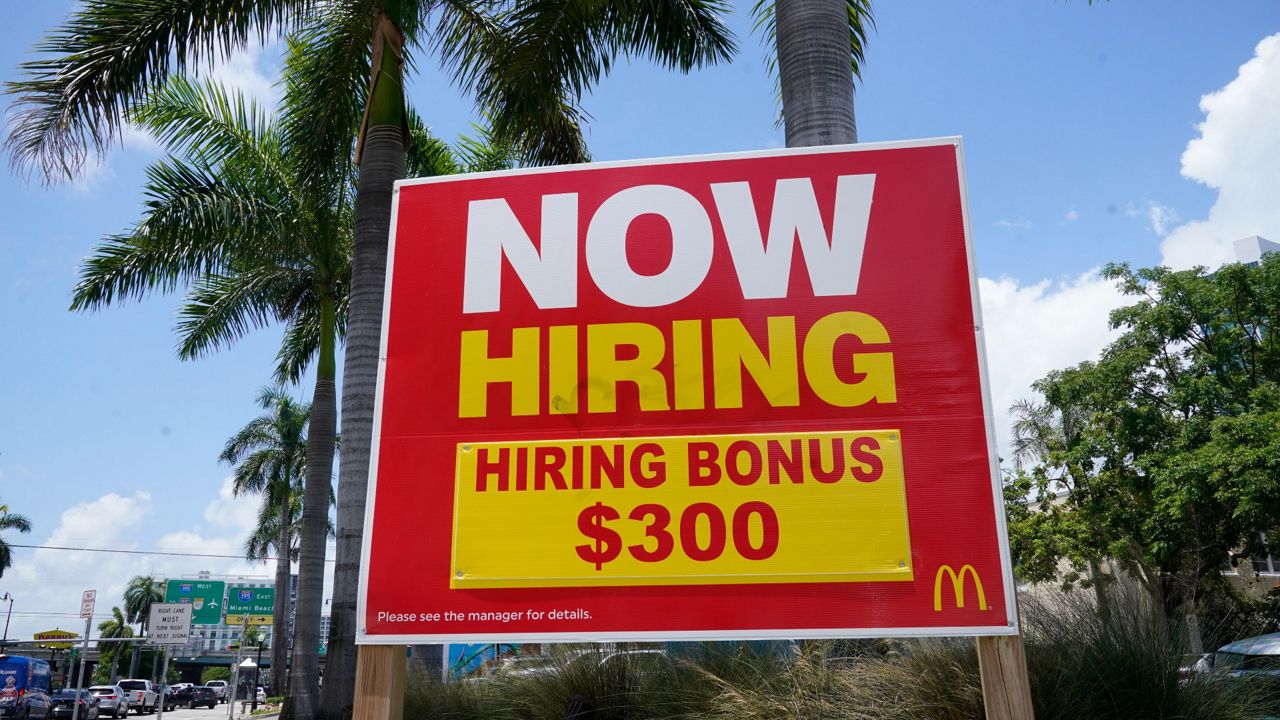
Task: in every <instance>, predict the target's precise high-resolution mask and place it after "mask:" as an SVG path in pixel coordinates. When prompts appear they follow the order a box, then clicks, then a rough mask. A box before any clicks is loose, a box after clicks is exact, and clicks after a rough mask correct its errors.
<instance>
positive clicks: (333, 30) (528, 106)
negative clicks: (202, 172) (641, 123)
mask: <svg viewBox="0 0 1280 720" xmlns="http://www.w3.org/2000/svg"><path fill="white" fill-rule="evenodd" d="M724 11H725V7H724V5H723V4H722V2H721V0H684V2H680V3H668V2H637V3H607V2H606V3H598V2H597V3H588V2H566V0H521V1H518V2H510V3H505V2H504V3H490V2H477V1H475V0H471V1H467V0H445V1H442V2H429V1H428V0H343V1H335V2H329V3H322V4H315V3H311V2H308V1H307V0H237V1H236V2H196V1H193V0H89V1H88V2H86V3H85V4H83V5H82V6H80V7H79V8H78V9H77V10H75V11H74V13H73V15H72V16H71V18H70V19H69V20H68V21H67V22H66V23H65V24H64V25H63V27H62V28H60V29H59V30H58V31H56V32H55V33H53V34H51V35H50V36H49V38H48V39H47V40H46V41H45V42H44V43H43V44H42V45H41V46H40V47H39V49H40V50H41V51H42V52H44V53H47V56H46V57H42V58H40V59H37V60H32V61H29V62H27V63H24V64H23V66H22V71H23V72H24V75H25V77H24V78H23V79H21V80H19V81H17V82H12V83H10V84H9V86H8V87H9V90H10V92H13V93H16V94H17V95H18V97H17V99H16V100H15V101H14V103H13V105H12V109H13V111H14V112H15V122H13V123H12V124H11V128H12V130H11V132H10V134H9V137H8V140H7V142H6V146H7V148H8V150H9V153H10V157H11V160H12V162H13V164H14V165H15V166H16V167H17V168H18V169H19V170H29V169H32V168H39V169H40V170H41V171H42V173H43V175H44V176H45V178H46V179H55V178H60V177H70V176H72V175H74V174H75V173H76V172H77V171H78V170H79V169H80V168H81V167H82V166H83V163H84V160H85V158H86V157H87V155H88V154H89V153H90V152H101V151H103V150H104V149H106V148H107V147H108V146H109V145H110V144H111V143H112V142H113V141H114V140H115V139H117V138H118V137H119V136H120V131H121V128H122V126H123V124H124V123H125V121H126V119H127V117H128V115H129V113H130V112H131V111H132V110H133V108H134V107H135V106H136V105H137V104H138V103H139V102H140V101H142V100H143V99H144V98H145V97H146V96H147V95H148V94H149V93H151V92H153V91H155V90H156V89H157V88H159V87H162V86H163V85H164V83H165V81H166V80H167V78H168V77H169V75H170V74H171V72H172V71H173V70H174V69H175V68H178V69H181V68H182V67H184V66H186V65H188V64H190V63H192V62H195V61H198V60H203V59H207V58H210V57H218V56H225V55H226V54H227V53H229V52H231V51H234V50H236V49H238V48H242V47H244V45H245V44H246V43H247V42H248V41H249V40H250V39H251V38H253V37H262V36H266V35H268V34H270V33H272V32H280V31H283V32H294V33H295V35H294V37H295V40H296V41H297V42H301V43H303V44H305V45H307V46H308V47H309V48H310V50H309V51H308V52H307V53H305V55H303V56H301V62H299V63H296V64H294V65H293V67H291V68H290V69H289V70H288V74H289V75H291V76H294V77H296V78H297V79H298V81H297V82H293V83H292V84H291V87H292V88H293V90H292V93H293V94H294V95H295V97H294V99H295V101H298V100H303V99H305V101H301V102H295V104H297V105H299V106H305V107H309V108H318V109H319V110H318V111H317V112H315V113H313V114H312V115H310V116H304V115H296V116H294V118H293V120H292V121H289V122H286V123H285V129H284V132H283V137H282V144H285V145H288V146H291V147H293V148H295V149H296V150H297V152H296V153H294V155H293V157H292V158H291V159H292V160H294V161H296V162H297V163H298V165H299V166H300V167H302V168H303V171H302V173H301V175H302V186H303V187H321V188H328V187H334V186H335V184H336V183H334V182H333V180H332V175H333V173H335V172H337V173H338V175H339V177H341V176H342V174H343V170H342V169H341V163H340V162H338V161H337V160H339V159H341V160H345V159H347V158H349V157H351V156H352V140H353V138H355V137H356V136H357V135H358V136H359V143H358V146H357V147H356V152H355V157H356V158H357V161H358V165H359V183H358V189H357V192H356V196H355V202H354V258H353V269H352V275H351V293H350V308H349V313H348V317H349V327H348V330H349V335H348V338H347V353H346V358H345V363H346V364H345V367H344V374H343V377H344V384H343V394H344V398H343V412H342V419H343V437H344V438H346V448H347V451H346V452H344V453H343V455H342V463H341V467H340V474H339V493H338V520H337V528H338V558H337V568H336V576H335V581H334V582H335V588H334V607H333V609H332V621H333V631H332V634H331V641H330V643H329V646H328V647H329V652H328V656H327V660H326V663H327V665H326V673H325V683H324V693H325V697H324V702H323V704H320V703H318V702H317V701H318V698H317V692H316V687H317V681H316V679H317V672H316V667H317V659H316V657H315V654H314V653H311V654H310V656H309V657H295V658H294V661H295V662H294V667H293V673H292V678H294V679H293V680H291V683H292V682H299V683H302V684H303V688H302V689H301V690H300V693H301V694H299V693H294V692H292V691H291V693H290V695H291V697H293V698H295V700H296V702H291V703H290V705H289V706H287V707H286V710H285V715H286V716H287V718H288V717H291V716H293V715H294V714H297V715H299V716H301V717H304V718H310V717H311V716H313V715H314V714H316V713H317V712H320V711H321V710H322V709H323V711H324V712H326V713H332V714H334V715H336V716H338V717H346V716H348V715H349V714H350V710H351V701H352V700H351V691H352V687H353V685H354V677H355V650H354V644H353V643H354V637H355V617H354V615H355V612H354V610H355V595H356V587H357V577H358V572H357V570H358V569H357V563H358V559H359V556H360V542H361V536H362V532H363V528H362V525H363V519H364V500H365V487H366V480H367V475H368V455H369V444H370V439H371V434H372V409H373V395H374V387H375V382H376V368H377V355H378V346H379V339H380V334H381V330H380V325H381V312H382V294H383V279H384V278H383V274H384V270H385V265H386V253H387V230H388V226H389V221H390V205H391V190H392V184H393V182H394V181H395V180H397V179H399V178H401V177H403V176H404V172H405V161H406V152H405V151H406V147H405V146H406V140H407V139H408V135H409V133H406V132H405V129H406V127H407V125H408V113H407V110H406V107H405V72H404V68H405V67H414V66H415V63H414V62H413V60H412V57H411V54H412V53H413V52H415V51H418V50H421V49H426V50H430V51H434V52H435V53H436V57H437V59H438V60H439V62H440V65H441V66H442V67H443V68H444V70H445V72H446V74H447V75H448V76H449V77H450V78H451V79H453V80H454V81H455V82H457V83H458V84H459V85H460V86H461V87H462V88H463V89H464V90H467V91H470V92H472V93H473V94H474V95H475V97H476V99H477V100H478V102H479V105H480V106H481V108H483V109H484V110H485V111H487V112H488V113H489V115H490V118H491V122H492V124H493V127H494V130H495V133H496V135H497V136H498V137H499V138H501V139H502V140H503V142H504V144H509V145H510V146H511V147H514V148H515V149H516V151H517V152H518V154H519V155H520V156H521V157H522V158H524V159H526V160H528V161H531V162H580V161H583V160H586V159H587V152H586V147H585V143H584V142H583V139H582V132H581V122H582V117H583V116H582V110H581V107H580V98H581V96H582V94H583V93H584V92H586V91H588V90H589V89H590V88H591V87H592V85H593V84H594V83H595V82H596V81H598V80H599V79H600V78H601V77H602V76H603V75H604V74H606V73H607V71H608V70H609V69H610V67H611V66H612V64H613V62H614V61H615V60H616V59H617V58H618V57H619V56H620V55H626V56H645V57H649V58H652V59H654V60H656V61H657V62H659V63H661V64H664V65H667V66H670V67H673V68H678V69H681V70H688V69H691V68H693V67H695V66H698V65H701V64H705V63H709V62H716V61H719V60H724V59H727V58H728V57H729V55H730V53H731V52H732V50H733V41H732V38H731V36H730V33H729V31H728V30H727V28H726V27H725V26H724V24H723V22H722V20H721V16H722V15H723V13H724ZM286 94H289V93H288V92H287V93H286ZM179 179H180V180H182V179H183V178H179ZM193 179H194V180H196V181H197V182H198V181H199V180H200V178H199V176H198V175H197V176H196V177H195V178H193ZM321 364H322V365H323V361H322V363H321ZM326 391H328V390H326ZM322 405H324V403H322V402H315V401H313V413H314V414H315V415H321V414H322ZM315 419H316V418H314V417H313V420H315ZM321 419H323V420H327V418H326V417H322V418H321ZM309 437H310V439H311V441H312V442H313V443H315V444H316V445H317V446H321V445H325V446H327V445H328V441H329V440H331V439H332V435H330V434H328V433H323V432H316V429H315V428H312V430H311V432H310V435H309ZM309 472H311V473H315V474H317V475H319V474H321V473H323V474H325V476H326V477H325V479H327V475H328V473H329V470H328V466H327V465H324V464H322V463H319V462H311V463H309ZM307 484H308V487H310V485H311V484H312V483H311V482H310V479H309V482H308V483H307ZM308 507H314V504H312V505H310V506H308V505H307V504H306V503H304V512H305V511H306V509H307V508H308ZM304 524H305V521H304ZM313 540H314V538H313V537H307V536H304V539H303V542H302V557H301V561H300V565H301V566H313V565H314V566H319V565H322V564H323V543H320V544H319V545H316V544H315V543H314V542H313ZM310 577H311V573H309V572H308V571H306V570H301V571H300V578H299V589H298V599H297V608H298V617H297V625H296V628H297V629H296V632H297V633H298V635H299V638H298V640H299V643H301V642H304V641H303V639H302V636H303V635H306V634H309V633H311V629H310V628H309V627H308V626H310V625H312V624H313V622H314V623H315V624H317V625H318V621H319V607H320V601H321V598H320V592H321V587H320V585H319V582H320V581H319V580H311V579H309V578H310ZM313 617H314V620H313ZM313 646H314V644H313ZM286 720H287V719H286Z"/></svg>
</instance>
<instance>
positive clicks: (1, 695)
mask: <svg viewBox="0 0 1280 720" xmlns="http://www.w3.org/2000/svg"><path fill="white" fill-rule="evenodd" d="M49 714H50V700H49V663H48V662H46V661H44V660H41V659H40V658H32V657H25V656H21V655H0V718H20V719H21V720H44V719H45V718H47V717H49Z"/></svg>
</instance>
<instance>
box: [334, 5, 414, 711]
mask: <svg viewBox="0 0 1280 720" xmlns="http://www.w3.org/2000/svg"><path fill="white" fill-rule="evenodd" d="M383 8H384V10H386V12H387V14H388V15H389V16H390V17H391V18H393V19H394V18H398V17H400V13H399V12H398V10H399V3H398V2H397V3H395V7H392V3H391V2H384V3H383ZM381 70H382V74H381V77H380V79H379V81H378V83H377V84H376V85H375V86H374V93H373V95H372V97H371V98H370V100H369V106H370V112H369V119H368V128H367V130H366V133H365V137H364V142H363V146H362V151H361V156H360V180H359V185H358V186H357V188H356V205H355V212H356V220H355V231H354V251H353V257H352V265H351V298H350V301H349V304H348V309H347V349H346V360H345V364H344V365H343V371H342V455H341V457H340V458H339V465H338V519H337V534H338V557H337V561H338V562H337V567H336V568H335V569H334V578H333V606H332V608H331V610H330V617H329V622H330V626H329V628H330V629H329V646H328V654H327V655H326V656H325V674H324V689H323V696H322V701H321V709H322V712H323V713H324V714H323V717H324V718H326V720H348V719H349V718H350V717H351V704H352V697H353V694H354V692H355V682H356V648H355V631H356V594H357V591H358V586H359V581H360V545H361V540H362V539H363V536H364V513H365V494H366V492H367V491H368V487H369V448H370V445H371V442H372V435H373V399H374V392H375V389H376V387H377V381H378V353H379V350H380V345H381V342H382V302H383V289H384V282H385V280H386V265H387V240H388V233H389V231H390V227H391V191H392V188H393V186H394V184H395V181H396V180H399V179H401V178H403V177H404V153H405V147H404V135H403V131H402V128H403V126H404V117H405V116H404V86H403V73H402V71H401V67H400V63H399V60H398V59H397V58H396V57H395V55H394V53H391V52H384V53H383V56H382V68H381Z"/></svg>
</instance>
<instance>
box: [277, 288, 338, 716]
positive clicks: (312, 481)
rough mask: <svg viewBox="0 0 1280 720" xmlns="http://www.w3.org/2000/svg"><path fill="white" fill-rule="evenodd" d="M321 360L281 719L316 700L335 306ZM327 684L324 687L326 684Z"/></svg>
mask: <svg viewBox="0 0 1280 720" xmlns="http://www.w3.org/2000/svg"><path fill="white" fill-rule="evenodd" d="M320 327H321V334H320V357H319V362H318V363H317V366H316V388H315V394H314V395H313V396H312V398H311V422H310V424H309V425H308V426H307V480H306V485H305V486H304V487H303V494H302V529H301V533H300V535H301V543H300V547H299V553H298V555H299V557H298V598H297V602H296V603H295V606H296V609H295V611H294V620H293V653H292V657H293V661H292V663H291V668H290V671H289V697H288V699H287V700H286V702H285V706H284V709H283V711H282V712H281V715H280V717H281V719H282V720H312V718H315V717H316V713H317V711H318V710H319V701H320V684H319V680H320V663H319V652H318V651H319V647H320V606H321V602H322V600H323V593H324V555H325V547H324V546H325V539H326V536H327V535H328V531H329V496H330V493H331V492H332V488H333V485H332V478H333V451H334V441H335V434H336V433H337V412H338V407H337V392H336V390H335V389H334V370H335V367H336V361H335V359H334V336H335V334H336V332H335V327H336V323H335V321H334V303H333V299H332V298H325V299H324V300H322V301H321V304H320ZM326 684H327V683H326Z"/></svg>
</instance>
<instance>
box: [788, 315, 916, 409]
mask: <svg viewBox="0 0 1280 720" xmlns="http://www.w3.org/2000/svg"><path fill="white" fill-rule="evenodd" d="M845 335H852V336H853V337H856V338H858V339H859V340H861V341H862V342H864V343H867V344H869V345H887V344H888V343H889V332H888V331H887V330H885V329H884V325H881V324H880V321H879V320H876V319H875V318H873V317H871V316H870V315H868V314H866V313H860V312H838V313H832V314H830V315H827V316H826V317H824V318H821V319H820V320H818V321H817V322H815V323H814V324H813V327H811V328H809V334H808V335H806V336H805V338H804V374H805V378H806V379H808V381H809V387H811V388H813V392H814V393H815V394H816V395H817V396H818V397H820V398H822V399H823V400H824V401H826V402H827V403H829V404H831V405H835V406H836V407H856V406H858V405H863V404H866V403H869V402H871V401H872V400H875V401H876V402H881V403H891V402H897V401H898V390H897V387H896V381H895V378H894V374H893V353H887V352H881V353H854V354H853V370H854V372H857V373H865V374H866V377H865V378H863V379H862V380H859V381H858V382H855V383H847V382H845V381H843V380H841V379H840V376H839V375H838V374H836V367H835V362H834V359H833V355H834V353H835V347H836V341H837V340H839V339H840V338H841V337H843V336H845Z"/></svg>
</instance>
